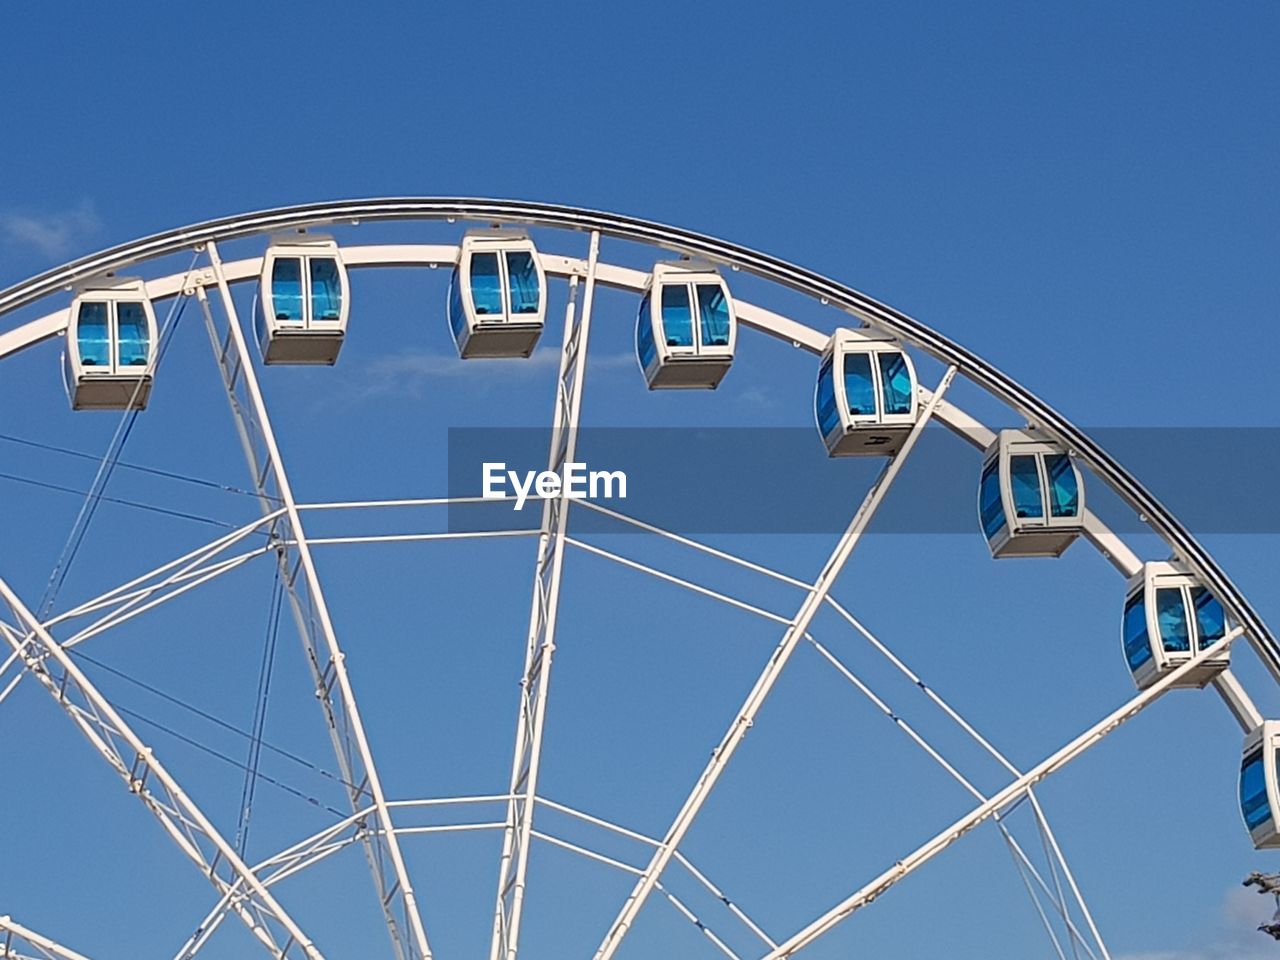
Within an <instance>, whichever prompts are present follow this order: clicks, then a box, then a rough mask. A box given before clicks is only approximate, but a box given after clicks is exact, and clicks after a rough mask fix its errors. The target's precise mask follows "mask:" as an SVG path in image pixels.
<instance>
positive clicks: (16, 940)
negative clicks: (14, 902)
mask: <svg viewBox="0 0 1280 960" xmlns="http://www.w3.org/2000/svg"><path fill="white" fill-rule="evenodd" d="M24 943H25V944H26V945H27V948H28V949H29V950H35V951H37V953H38V954H39V956H41V957H44V958H46V960H88V957H86V956H85V955H84V954H83V953H76V952H75V951H74V950H72V949H70V948H68V947H64V946H63V945H62V944H60V943H57V942H55V941H53V940H50V939H49V938H48V937H46V936H43V935H41V934H39V933H36V932H35V931H34V930H31V929H29V928H27V927H24V926H23V925H22V924H20V923H18V922H16V921H15V920H14V919H13V918H12V917H0V960H34V957H32V956H30V955H29V954H23V953H19V952H18V946H20V945H21V944H24Z"/></svg>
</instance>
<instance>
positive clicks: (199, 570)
mask: <svg viewBox="0 0 1280 960" xmlns="http://www.w3.org/2000/svg"><path fill="white" fill-rule="evenodd" d="M267 519H269V518H267ZM264 522H266V521H265V519H264V520H257V521H254V522H253V523H251V524H246V525H245V526H243V527H241V528H239V529H238V530H234V531H232V532H231V533H229V534H226V535H225V536H222V537H219V538H218V539H216V540H214V541H213V542H212V543H208V544H205V545H204V546H202V547H198V548H197V549H195V550H193V551H191V552H190V553H187V554H185V555H184V556H181V557H179V558H177V559H176V560H170V561H169V562H168V563H165V564H163V565H162V566H160V567H157V568H156V569H154V570H151V571H149V572H148V573H144V574H142V575H141V576H139V577H135V578H134V579H132V580H130V581H128V582H127V583H123V584H121V585H119V586H117V587H113V588H112V589H111V590H108V591H107V592H106V593H103V594H101V595H99V596H97V597H94V598H93V599H91V600H86V601H84V602H83V603H81V604H79V605H77V606H75V607H73V608H72V609H70V610H66V611H64V612H63V613H60V614H58V615H57V616H55V617H52V618H50V619H48V620H46V621H45V622H44V626H45V628H46V629H51V628H52V627H54V626H56V625H58V624H60V623H64V622H66V621H68V620H72V619H75V618H77V617H81V616H86V615H88V614H90V613H95V612H97V611H98V610H101V609H104V608H106V607H110V606H112V605H113V604H115V605H116V606H115V609H114V610H113V611H112V613H111V614H108V615H107V616H104V617H102V618H100V619H99V620H98V621H96V622H95V623H94V624H91V625H90V626H89V627H86V628H84V629H83V630H81V631H80V632H79V633H77V634H75V635H73V636H72V637H71V638H70V639H68V640H67V641H65V642H64V643H63V646H65V647H67V648H70V647H74V646H76V645H77V644H79V643H81V642H82V641H84V640H87V639H89V637H91V636H95V635H97V634H99V633H102V632H104V631H105V630H108V629H110V628H111V627H113V626H116V625H117V624H119V623H123V622H124V621H125V620H128V619H131V618H132V617H134V616H137V615H138V614H139V613H143V612H145V611H146V610H149V609H151V608H152V607H155V606H158V605H159V604H160V603H163V602H165V601H166V600H170V599H173V598H174V597H176V596H179V595H181V594H182V593H185V592H187V591H188V590H191V589H194V588H195V587H197V586H199V585H200V584H202V583H205V582H207V581H208V580H210V579H212V578H213V577H215V576H219V575H221V574H223V573H226V572H228V571H229V570H231V569H234V568H235V567H237V566H239V565H240V564H241V563H244V562H245V561H247V560H250V559H253V557H256V556H260V555H261V553H262V552H263V551H262V550H257V551H251V552H249V553H247V554H241V555H239V556H238V557H233V558H230V559H228V560H224V561H220V562H219V563H217V564H211V565H210V566H208V567H205V566H203V565H204V564H206V563H207V562H209V561H211V560H212V558H213V557H216V556H217V555H218V554H219V553H221V552H222V551H223V550H226V549H227V548H228V547H229V546H231V545H233V544H235V543H237V542H239V541H240V540H242V539H244V538H245V537H247V536H249V535H251V534H252V533H253V532H254V531H256V530H257V529H258V528H259V527H260V526H261V525H262V524H263V523H264ZM175 567H177V568H178V569H177V571H176V572H170V571H173V570H174V568H175ZM166 573H168V574H169V576H167V577H164V578H163V579H160V580H157V579H156V578H159V577H161V576H162V575H163V574H166ZM197 578H198V579H197ZM193 580H195V581H196V582H192V581H193ZM148 581H156V582H153V583H148ZM177 584H185V586H183V587H182V588H181V589H174V590H172V591H171V592H170V593H168V594H166V595H164V596H163V597H162V598H161V599H159V600H156V601H153V602H152V603H149V604H147V605H146V606H145V607H143V608H141V609H138V604H140V603H143V602H144V601H145V600H147V598H149V597H151V596H152V595H153V594H155V593H156V592H157V591H159V590H163V589H165V588H167V587H174V586H175V585H177ZM144 585H145V586H144ZM130 611H132V612H130ZM126 614H127V615H126ZM117 617H118V619H117ZM33 642H34V636H33V635H32V634H31V633H29V632H28V633H27V634H26V635H25V636H24V637H23V640H22V651H25V649H26V648H27V647H29V646H30V645H31V644H32V643H33ZM19 655H20V652H19V651H14V652H13V653H10V654H9V656H8V658H7V659H5V661H4V662H3V663H2V664H0V676H3V675H4V674H5V672H6V671H7V670H8V669H9V667H10V666H12V665H13V664H14V663H15V662H17V661H18V659H19ZM25 673H26V668H25V667H22V668H21V672H20V673H19V674H18V676H16V677H14V678H13V680H12V681H10V682H9V683H7V684H5V685H4V686H3V687H2V688H0V703H3V702H4V700H5V699H6V698H7V697H8V696H9V694H10V693H12V692H13V690H14V688H16V687H17V685H18V682H19V681H20V680H21V679H22V677H23V676H24V675H25Z"/></svg>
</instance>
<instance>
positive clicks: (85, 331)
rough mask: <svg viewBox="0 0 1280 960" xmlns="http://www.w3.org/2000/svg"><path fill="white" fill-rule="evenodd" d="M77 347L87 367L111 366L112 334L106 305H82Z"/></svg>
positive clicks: (77, 332) (78, 323)
mask: <svg viewBox="0 0 1280 960" xmlns="http://www.w3.org/2000/svg"><path fill="white" fill-rule="evenodd" d="M76 347H77V349H79V351H80V362H81V363H82V364H84V365H85V366H86V367H108V368H109V367H110V366H111V333H110V332H109V330H108V328H107V305H106V304H105V303H82V304H80V316H79V318H78V322H77V323H76Z"/></svg>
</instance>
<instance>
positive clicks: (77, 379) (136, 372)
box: [63, 279, 157, 410]
mask: <svg viewBox="0 0 1280 960" xmlns="http://www.w3.org/2000/svg"><path fill="white" fill-rule="evenodd" d="M156 340H157V335H156V315H155V310H153V309H152V306H151V301H150V300H148V299H147V291H146V287H145V286H144V285H143V283H142V281H141V280H114V279H108V280H103V281H100V282H95V283H93V284H90V285H86V286H84V287H82V288H81V289H80V290H78V291H77V293H76V297H75V299H74V300H73V301H72V304H71V313H70V317H69V320H68V324H67V342H66V351H65V352H64V353H63V375H64V377H65V379H66V384H67V395H68V396H69V397H70V398H71V407H72V409H73V410H144V409H146V406H147V400H148V398H149V397H150V396H151V380H152V376H153V375H154V373H155V364H156Z"/></svg>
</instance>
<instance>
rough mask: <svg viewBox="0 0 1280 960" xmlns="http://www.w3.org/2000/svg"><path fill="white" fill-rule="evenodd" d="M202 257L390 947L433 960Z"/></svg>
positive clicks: (259, 397)
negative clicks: (365, 821) (369, 821)
mask: <svg viewBox="0 0 1280 960" xmlns="http://www.w3.org/2000/svg"><path fill="white" fill-rule="evenodd" d="M207 251H208V254H209V262H210V265H211V267H212V274H213V280H214V282H215V283H216V286H217V289H218V292H219V294H220V297H221V302H222V309H223V314H224V317H225V320H226V329H225V332H220V331H219V328H218V323H217V320H216V319H215V316H214V312H213V310H212V309H211V307H210V304H209V300H208V297H207V295H206V293H205V289H204V287H203V286H198V287H196V289H195V290H194V292H195V294H196V296H197V298H198V300H199V302H200V306H201V309H202V311H203V313H204V318H205V323H206V326H207V328H208V331H209V337H210V342H211V344H212V345H213V349H214V354H215V357H216V359H217V365H218V369H219V371H220V372H221V374H222V378H223V384H224V386H225V387H226V391H227V399H228V401H229V402H230V405H231V410H232V413H233V414H234V416H235V420H236V427H237V430H238V432H239V434H240V439H241V445H242V447H243V449H244V453H245V458H246V460H247V462H248V465H249V469H250V472H251V474H252V476H253V480H254V484H255V486H256V489H257V493H258V497H259V501H260V503H261V506H262V510H263V513H264V514H272V513H275V514H276V517H275V519H274V520H273V521H272V523H271V525H270V530H271V532H272V536H273V543H272V546H273V547H274V548H275V551H276V556H277V560H278V562H279V565H280V572H281V582H282V583H283V584H284V585H285V588H286V592H287V593H288V595H289V601H290V606H291V608H292V610H293V615H294V620H295V621H296V623H297V626H298V632H299V634H300V636H301V638H302V641H303V645H304V647H305V650H306V654H307V662H308V664H309V666H310V668H311V672H312V679H313V681H314V682H315V685H316V692H317V697H316V699H317V700H318V701H319V702H320V704H321V707H322V709H323V710H324V713H325V721H326V725H327V727H328V729H329V734H330V738H331V739H332V741H333V746H334V752H335V754H336V755H337V759H338V764H339V772H340V775H341V777H342V780H343V781H344V783H345V784H346V785H347V796H348V800H349V802H350V805H351V808H352V809H353V810H359V809H360V808H362V807H363V806H365V801H366V799H367V800H369V801H371V802H372V806H373V809H374V817H375V819H376V822H377V824H378V829H377V830H365V831H363V832H362V836H361V839H362V842H363V846H364V850H365V855H366V859H367V860H368V862H369V868H370V872H371V873H372V875H373V880H374V886H375V890H376V893H377V896H378V900H379V903H380V905H381V908H382V911H383V915H384V917H385V919H386V923H387V929H388V933H389V934H390V937H391V942H392V946H393V949H394V950H395V954H396V957H397V958H398V960H431V948H430V947H429V945H428V943H427V935H426V931H425V929H424V928H423V924H422V917H421V914H420V913H419V911H418V906H417V902H416V899H415V897H414V892H413V886H412V884H411V883H410V882H409V875H408V872H407V869H406V867H405V862H404V857H403V856H402V854H401V852H400V844H399V841H398V840H397V839H396V835H395V828H394V826H393V824H392V820H391V811H390V808H389V807H388V805H387V800H386V797H385V796H384V794H383V790H382V783H381V780H380V779H379V777H378V774H377V770H376V768H375V767H374V763H373V755H372V752H371V751H370V748H369V742H368V738H367V737H366V736H365V731H364V725H363V724H362V723H361V721H360V714H359V711H358V709H357V707H356V700H355V692H354V688H353V686H352V683H351V679H350V676H349V675H348V672H347V667H346V662H345V655H344V654H343V652H342V649H341V647H340V646H339V644H338V639H337V635H336V633H335V631H334V628H333V623H332V620H331V619H330V616H329V608H328V605H327V604H326V602H325V597H324V593H323V591H322V590H321V588H320V578H319V575H318V574H317V572H316V567H315V563H314V561H313V559H312V556H311V549H310V546H309V544H308V542H307V538H306V534H305V533H304V531H303V527H302V519H301V515H300V511H299V508H298V503H297V501H296V500H295V499H294V496H293V490H292V488H291V487H290V484H289V478H288V474H287V473H286V472H285V468H284V462H283V460H282V459H281V457H280V450H279V447H278V446H277V443H276V437H275V431H274V430H273V428H272V425H271V421H270V419H269V418H268V416H267V408H266V402H265V400H264V398H263V394H262V390H261V387H260V385H259V383H258V378H257V373H256V371H255V369H254V366H253V358H252V357H251V356H250V353H249V348H248V345H247V342H246V340H245V336H244V331H243V329H242V328H241V324H240V320H239V317H238V315H237V312H236V307H235V302H234V301H233V300H232V297H231V289H230V287H229V286H228V283H227V278H226V275H225V273H224V271H223V269H222V261H221V258H220V257H219V255H218V249H217V245H216V244H215V243H214V242H212V241H210V242H209V243H208V244H207Z"/></svg>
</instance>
